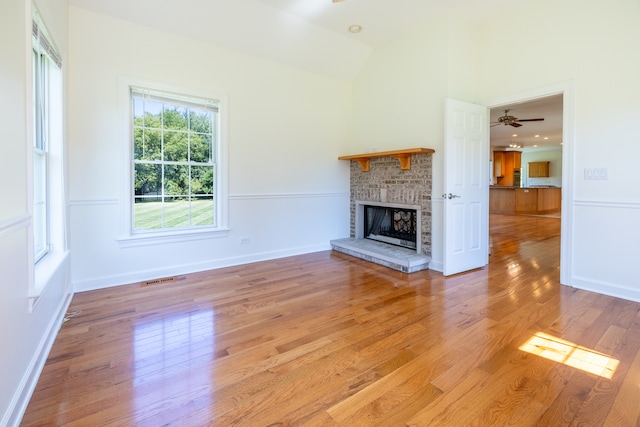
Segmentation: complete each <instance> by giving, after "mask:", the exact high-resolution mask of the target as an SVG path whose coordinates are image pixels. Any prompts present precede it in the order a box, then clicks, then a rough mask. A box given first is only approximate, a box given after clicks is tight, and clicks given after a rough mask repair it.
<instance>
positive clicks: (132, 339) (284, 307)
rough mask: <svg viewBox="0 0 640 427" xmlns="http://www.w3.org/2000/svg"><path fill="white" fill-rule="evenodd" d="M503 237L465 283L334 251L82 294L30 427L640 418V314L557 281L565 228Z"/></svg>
mask: <svg viewBox="0 0 640 427" xmlns="http://www.w3.org/2000/svg"><path fill="white" fill-rule="evenodd" d="M490 229H491V257H490V263H489V265H488V266H487V267H485V268H482V269H477V270H474V271H470V272H467V273H462V274H459V275H455V276H452V277H443V276H442V275H441V274H440V273H438V272H435V271H430V270H425V271H420V272H417V273H413V274H404V273H401V272H397V271H394V270H390V269H387V268H385V267H382V266H379V265H376V264H371V263H368V262H366V261H363V260H359V259H356V258H353V257H349V256H347V255H344V254H340V253H335V252H330V251H325V252H318V253H313V254H307V255H301V256H296V257H289V258H283V259H278V260H273V261H268V262H260V263H254V264H249V265H244V266H237V267H230V268H222V269H218V270H213V271H206V272H202V273H197V274H191V275H186V276H180V277H179V278H177V280H174V281H170V282H164V283H158V284H154V285H144V284H140V283H134V284H129V285H123V286H120V287H118V288H112V289H103V290H97V291H91V292H84V293H79V294H76V295H75V296H74V298H73V300H72V302H71V306H70V309H69V310H70V311H73V312H76V311H77V312H78V313H79V314H78V315H77V316H76V317H74V318H72V319H71V320H69V321H68V322H66V323H65V324H64V325H63V326H62V328H61V330H60V332H59V334H58V337H57V338H56V341H55V343H54V346H53V348H52V350H51V353H50V355H49V357H48V359H47V363H46V365H45V367H44V370H43V372H42V375H41V377H40V379H39V382H38V385H37V387H36V389H35V391H34V393H33V395H32V398H31V401H30V403H29V406H28V408H27V410H26V413H25V415H24V418H23V420H22V425H25V426H33V425H70V426H87V425H136V426H158V425H167V426H201V425H220V426H228V425H261V426H266V425H274V426H275V425H279V426H285V425H292V426H293V425H295V426H303V425H304V426H359V425H366V426H370V425H374V426H385V427H386V426H396V425H446V426H465V425H482V426H486V425H491V426H493V425H512V426H545V425H548V426H561V425H583V424H586V425H596V426H600V425H607V426H616V427H618V426H627V425H628V426H636V425H640V424H639V422H640V405H637V404H636V402H637V401H638V400H639V398H640V390H639V389H638V384H639V381H640V380H639V378H640V370H639V368H638V366H639V365H640V304H638V303H635V302H630V301H623V300H620V299H616V298H613V297H608V296H604V295H598V294H594V293H590V292H586V291H582V290H577V289H572V288H568V287H564V286H561V285H560V284H559V239H560V221H559V219H557V218H543V217H526V216H515V215H491V222H490ZM540 333H544V334H548V335H549V336H552V337H556V338H557V339H559V340H565V341H568V342H571V343H575V345H576V346H581V347H583V348H585V349H587V350H589V351H595V352H599V353H603V354H606V355H609V356H611V357H612V358H615V359H617V360H619V362H620V363H619V366H618V367H617V369H616V371H615V373H614V376H613V377H612V378H611V379H609V378H602V377H599V376H597V375H596V374H593V373H588V372H584V371H582V370H579V369H576V368H575V367H572V366H570V365H568V364H564V363H559V362H554V361H551V360H548V359H546V358H543V357H540V356H537V355H534V354H530V353H527V352H524V351H523V350H521V349H520V347H521V345H522V344H523V343H525V342H527V341H528V340H529V339H530V338H531V337H532V336H534V335H535V334H540Z"/></svg>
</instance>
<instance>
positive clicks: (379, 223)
mask: <svg viewBox="0 0 640 427" xmlns="http://www.w3.org/2000/svg"><path fill="white" fill-rule="evenodd" d="M416 230H417V213H416V210H415V209H405V208H394V207H382V206H369V205H365V206H364V236H365V238H367V239H372V240H378V241H381V242H386V243H390V244H392V245H397V246H402V247H408V248H413V249H415V248H416Z"/></svg>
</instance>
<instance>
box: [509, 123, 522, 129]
mask: <svg viewBox="0 0 640 427" xmlns="http://www.w3.org/2000/svg"><path fill="white" fill-rule="evenodd" d="M509 125H510V126H513V127H514V128H519V127H520V126H522V125H521V124H520V123H516V122H513V123H509Z"/></svg>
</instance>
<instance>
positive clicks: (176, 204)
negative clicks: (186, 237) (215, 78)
mask: <svg viewBox="0 0 640 427" xmlns="http://www.w3.org/2000/svg"><path fill="white" fill-rule="evenodd" d="M130 96H131V115H132V116H131V138H132V153H131V156H132V174H133V179H132V187H133V188H132V189H131V194H132V197H133V203H132V212H131V215H132V221H131V224H132V227H131V228H132V233H134V234H137V233H148V232H153V231H169V230H180V229H203V228H206V229H212V228H216V227H218V225H219V224H218V223H217V218H218V215H217V206H218V194H217V191H216V189H217V188H218V183H217V182H216V180H217V176H218V173H217V172H218V162H217V153H218V144H219V139H220V138H219V136H220V125H219V123H220V117H219V116H220V102H219V101H218V100H215V99H204V98H197V97H193V96H183V95H178V94H174V93H169V92H163V91H157V90H151V89H146V88H142V87H131V88H130Z"/></svg>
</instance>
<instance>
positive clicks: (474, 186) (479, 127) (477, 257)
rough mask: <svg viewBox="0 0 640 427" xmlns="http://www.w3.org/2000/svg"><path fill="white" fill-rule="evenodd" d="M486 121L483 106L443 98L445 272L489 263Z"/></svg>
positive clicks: (464, 269) (487, 121)
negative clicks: (444, 100) (444, 104)
mask: <svg viewBox="0 0 640 427" xmlns="http://www.w3.org/2000/svg"><path fill="white" fill-rule="evenodd" d="M488 125H489V119H488V108H487V107H485V106H482V105H476V104H469V103H467V102H461V101H456V100H453V99H447V101H446V110H445V144H444V170H445V172H444V176H445V179H444V188H445V194H443V197H444V268H443V273H444V275H445V276H449V275H451V274H456V273H460V272H462V271H467V270H472V269H474V268H479V267H483V266H485V265H487V263H488V261H489V178H488V177H489V170H488V167H489V128H488Z"/></svg>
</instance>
